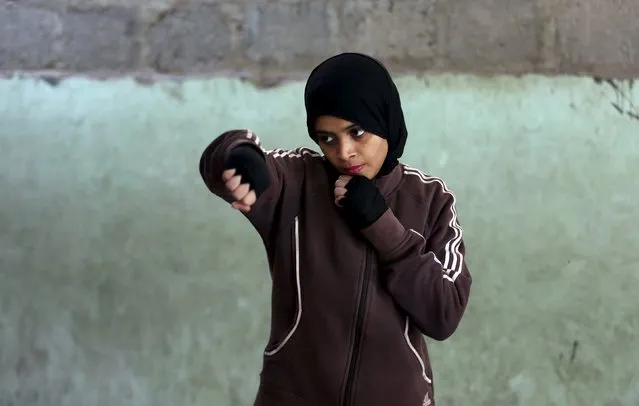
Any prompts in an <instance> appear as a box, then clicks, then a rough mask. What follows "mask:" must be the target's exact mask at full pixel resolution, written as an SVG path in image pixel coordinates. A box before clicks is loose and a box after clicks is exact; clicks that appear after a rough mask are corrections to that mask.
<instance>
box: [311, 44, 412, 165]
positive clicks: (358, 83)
mask: <svg viewBox="0 0 639 406" xmlns="http://www.w3.org/2000/svg"><path fill="white" fill-rule="evenodd" d="M304 104H305V107H306V116H307V118H306V124H307V127H308V133H309V135H310V137H311V138H312V139H313V140H314V141H315V142H317V137H316V135H315V121H316V120H317V118H318V117H319V116H322V115H330V116H334V117H338V118H341V119H343V120H346V121H350V122H352V123H354V124H357V125H359V126H360V127H361V128H362V129H363V130H365V131H368V132H370V133H373V134H375V135H378V136H380V137H382V138H384V139H386V140H387V142H388V154H387V156H386V159H385V161H384V164H383V165H382V168H381V170H380V171H379V173H378V175H377V176H378V177H379V176H384V175H386V174H388V173H390V172H391V171H392V170H393V168H394V167H395V166H396V165H397V163H398V159H399V158H400V157H401V156H402V154H403V152H404V145H405V144H406V138H407V136H408V131H407V129H406V124H405V122H404V113H403V111H402V106H401V101H400V97H399V92H398V91H397V87H396V86H395V83H394V82H393V80H392V78H391V76H390V74H389V72H388V70H387V69H386V68H385V67H384V66H383V65H382V64H381V63H380V62H379V61H377V60H376V59H374V58H372V57H370V56H367V55H363V54H359V53H353V52H347V53H342V54H339V55H336V56H333V57H331V58H329V59H327V60H325V61H324V62H322V63H320V64H319V65H318V66H317V67H316V68H315V69H313V71H312V72H311V74H310V76H309V78H308V81H307V82H306V88H305V90H304Z"/></svg>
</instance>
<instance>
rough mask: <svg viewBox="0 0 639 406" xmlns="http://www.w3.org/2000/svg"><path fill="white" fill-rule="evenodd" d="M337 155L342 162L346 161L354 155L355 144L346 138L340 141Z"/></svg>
mask: <svg viewBox="0 0 639 406" xmlns="http://www.w3.org/2000/svg"><path fill="white" fill-rule="evenodd" d="M337 156H338V157H339V159H341V160H342V161H344V162H348V161H349V160H350V159H351V158H353V157H355V146H354V145H353V142H352V141H351V140H350V139H348V138H346V139H343V140H341V141H340V143H339V146H338V149H337Z"/></svg>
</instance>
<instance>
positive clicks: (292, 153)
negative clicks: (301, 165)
mask: <svg viewBox="0 0 639 406" xmlns="http://www.w3.org/2000/svg"><path fill="white" fill-rule="evenodd" d="M263 151H264V153H265V154H267V155H270V156H272V157H273V158H287V157H288V158H302V157H304V155H308V156H311V157H314V158H317V157H321V156H322V155H321V154H318V153H317V152H315V151H313V150H310V149H308V148H297V149H294V150H285V149H272V150H263Z"/></svg>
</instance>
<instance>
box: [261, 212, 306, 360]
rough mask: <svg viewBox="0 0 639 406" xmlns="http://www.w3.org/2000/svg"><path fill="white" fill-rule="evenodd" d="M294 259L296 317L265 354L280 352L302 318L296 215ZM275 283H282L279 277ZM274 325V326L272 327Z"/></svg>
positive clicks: (269, 355) (274, 315)
mask: <svg viewBox="0 0 639 406" xmlns="http://www.w3.org/2000/svg"><path fill="white" fill-rule="evenodd" d="M292 234H293V236H292V260H293V266H292V267H287V268H289V269H291V268H292V270H293V275H294V278H293V279H294V284H293V292H294V294H295V299H296V302H295V303H296V305H295V318H294V319H293V322H292V325H291V326H290V327H289V328H288V329H287V330H286V334H285V335H284V337H283V338H281V339H279V341H275V339H274V338H271V340H269V341H271V344H270V345H269V346H268V347H267V348H266V350H265V351H264V355H265V356H267V357H271V356H273V355H275V354H277V353H278V352H280V351H281V350H282V349H283V348H284V346H285V345H286V344H287V343H288V342H289V340H290V339H291V337H293V334H295V331H296V330H297V328H298V327H299V324H300V321H301V320H302V286H301V280H300V226H299V218H298V217H295V219H294V222H293V231H292ZM273 283H274V284H275V283H282V282H281V281H279V280H278V279H274V282H273ZM276 311H277V310H276V308H274V312H276ZM271 317H277V315H276V314H272V316H271ZM273 328H274V327H273V326H272V327H271V329H273ZM273 333H277V332H275V331H271V334H272V335H273Z"/></svg>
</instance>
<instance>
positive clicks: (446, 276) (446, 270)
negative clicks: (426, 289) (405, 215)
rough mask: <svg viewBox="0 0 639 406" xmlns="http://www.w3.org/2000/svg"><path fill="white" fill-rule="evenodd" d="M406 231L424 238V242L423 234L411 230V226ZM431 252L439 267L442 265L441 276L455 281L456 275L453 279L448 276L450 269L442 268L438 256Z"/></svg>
mask: <svg viewBox="0 0 639 406" xmlns="http://www.w3.org/2000/svg"><path fill="white" fill-rule="evenodd" d="M408 231H410V232H412V233H414V234H417V235H418V236H419V238H421V239H422V240H424V243H426V239H425V238H424V236H423V235H421V234H420V233H418V232H417V231H415V230H413V229H412V228H411V229H409V230H408ZM431 254H433V259H434V260H435V262H437V263H438V264H439V266H441V267H442V270H443V271H444V273H443V275H442V276H443V278H444V279H446V280H447V281H449V282H453V283H454V282H455V279H457V277H456V276H455V279H453V278H451V277H450V276H449V274H450V273H451V272H452V271H451V270H450V269H446V268H444V265H442V263H441V261H440V260H439V258H437V255H435V253H434V252H431Z"/></svg>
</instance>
